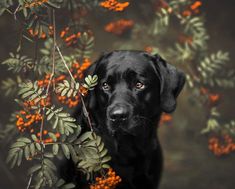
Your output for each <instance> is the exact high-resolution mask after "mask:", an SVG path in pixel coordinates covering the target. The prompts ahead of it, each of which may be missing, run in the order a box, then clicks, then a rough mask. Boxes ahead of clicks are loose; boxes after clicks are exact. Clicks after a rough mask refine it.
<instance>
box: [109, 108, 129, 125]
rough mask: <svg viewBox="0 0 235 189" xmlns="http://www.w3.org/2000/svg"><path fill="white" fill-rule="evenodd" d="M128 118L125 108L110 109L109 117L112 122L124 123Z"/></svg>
mask: <svg viewBox="0 0 235 189" xmlns="http://www.w3.org/2000/svg"><path fill="white" fill-rule="evenodd" d="M128 116H129V113H128V111H127V108H125V107H122V106H117V107H114V108H112V109H111V111H110V113H109V117H110V119H111V120H112V121H125V120H126V119H127V118H128Z"/></svg>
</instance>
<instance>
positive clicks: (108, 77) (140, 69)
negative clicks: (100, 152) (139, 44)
mask: <svg viewBox="0 0 235 189" xmlns="http://www.w3.org/2000/svg"><path fill="white" fill-rule="evenodd" d="M86 74H90V75H94V74H96V75H98V78H99V82H98V85H97V86H96V88H95V90H93V91H91V92H89V95H88V96H87V97H86V99H85V102H86V105H87V109H88V111H89V113H90V116H91V119H92V125H93V127H94V128H95V132H96V133H97V134H98V135H100V136H101V137H102V139H103V141H104V143H105V146H106V148H107V149H108V151H109V154H110V155H111V157H112V160H111V167H112V168H113V169H114V170H115V171H116V172H117V174H118V175H119V176H120V177H121V178H122V182H121V184H120V185H119V186H118V187H117V189H144V188H146V189H157V188H158V185H159V180H160V177H161V172H162V164H163V158H162V152H161V147H160V144H159V142H158V137H157V131H156V128H157V124H158V121H159V119H160V115H161V113H162V112H167V113H170V112H173V111H174V110H175V108H176V97H177V96H178V94H179V93H180V91H181V89H182V88H183V85H184V82H185V76H184V74H183V73H182V72H181V71H179V70H177V69H176V68H175V67H174V66H172V65H170V64H168V63H166V62H165V61H164V60H163V59H162V58H161V57H160V56H159V55H155V56H152V55H149V54H148V53H146V52H142V51H113V52H111V53H106V54H104V55H102V56H101V57H100V58H99V59H98V60H97V61H96V62H95V63H94V64H93V65H92V66H91V67H90V68H89V69H88V71H87V73H86ZM137 82H140V83H141V84H144V87H143V88H141V89H140V88H136V83H137ZM105 83H106V84H105ZM107 85H108V87H107ZM105 86H106V88H105ZM78 109H79V110H78V112H77V114H76V117H78V118H82V119H80V122H82V125H86V124H87V121H86V119H84V117H83V116H82V112H81V110H82V109H81V108H78ZM78 188H81V187H79V186H78Z"/></svg>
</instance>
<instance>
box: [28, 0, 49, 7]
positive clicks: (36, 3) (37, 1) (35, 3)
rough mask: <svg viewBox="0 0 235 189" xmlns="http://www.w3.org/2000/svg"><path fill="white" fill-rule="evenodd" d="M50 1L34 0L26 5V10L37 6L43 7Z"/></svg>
mask: <svg viewBox="0 0 235 189" xmlns="http://www.w3.org/2000/svg"><path fill="white" fill-rule="evenodd" d="M47 2H48V0H33V1H31V2H29V3H26V4H25V5H24V7H25V8H32V7H37V6H41V5H42V4H44V3H47Z"/></svg>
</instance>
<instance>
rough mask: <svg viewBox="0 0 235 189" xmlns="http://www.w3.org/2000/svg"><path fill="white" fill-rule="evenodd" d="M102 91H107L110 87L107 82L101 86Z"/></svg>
mask: <svg viewBox="0 0 235 189" xmlns="http://www.w3.org/2000/svg"><path fill="white" fill-rule="evenodd" d="M102 89H103V90H105V91H107V90H110V86H109V84H108V83H107V82H104V83H103V85H102Z"/></svg>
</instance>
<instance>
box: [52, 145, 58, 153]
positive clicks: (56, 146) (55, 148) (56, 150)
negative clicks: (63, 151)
mask: <svg viewBox="0 0 235 189" xmlns="http://www.w3.org/2000/svg"><path fill="white" fill-rule="evenodd" d="M52 151H53V154H54V155H57V154H58V151H59V145H58V144H53V145H52Z"/></svg>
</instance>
